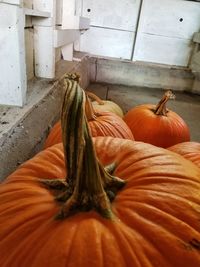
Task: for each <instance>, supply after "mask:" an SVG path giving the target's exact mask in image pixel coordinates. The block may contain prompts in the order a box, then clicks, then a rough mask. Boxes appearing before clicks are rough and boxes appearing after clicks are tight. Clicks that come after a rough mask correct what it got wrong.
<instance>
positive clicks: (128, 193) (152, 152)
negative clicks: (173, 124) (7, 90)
mask: <svg viewBox="0 0 200 267" xmlns="http://www.w3.org/2000/svg"><path fill="white" fill-rule="evenodd" d="M74 84H75V85H77V84H76V83H74ZM68 89H71V85H70V83H69V84H68ZM76 89H77V90H75V91H74V89H73V90H72V91H73V92H76V93H78V95H76V96H74V94H73V97H72V96H71V95H69V92H68V93H67V94H66V95H65V97H66V98H65V100H66V99H68V101H71V103H72V102H73V101H72V100H73V99H74V97H75V98H76V97H78V99H79V100H78V106H77V107H76V108H75V107H72V106H73V105H71V104H70V105H67V106H68V107H65V105H64V108H63V112H62V130H63V144H64V153H63V146H62V144H58V145H55V146H53V147H51V148H49V149H46V150H44V151H42V152H41V153H39V154H38V155H36V156H35V157H34V158H33V159H31V160H29V161H27V162H26V163H24V164H23V165H22V166H21V167H20V168H19V169H18V170H16V171H15V172H14V173H13V174H12V175H11V176H10V177H8V179H7V180H6V181H5V182H4V183H3V184H2V185H1V187H0V203H1V205H0V214H1V216H0V240H1V242H0V253H1V255H0V266H1V267H11V266H12V267H19V266H20V267H27V266H28V267H44V266H48V267H57V266H59V267H83V266H93V267H100V266H108V267H130V266H131V267H141V266H142V267H177V266H181V267H193V266H194V267H197V266H200V252H199V250H200V224H199V210H200V195H199V190H200V169H199V168H197V167H196V166H195V165H194V164H192V163H191V162H190V161H187V160H186V159H184V158H183V157H181V156H179V155H178V154H175V153H172V152H170V151H167V150H165V149H162V148H157V147H154V146H152V145H149V144H145V143H140V142H133V141H130V140H123V139H118V138H112V137H97V138H95V139H94V144H95V148H96V153H97V155H98V157H99V159H100V161H102V162H103V164H110V163H112V162H115V164H116V169H115V171H114V174H115V175H116V176H118V177H120V178H121V179H122V180H121V179H119V178H117V177H114V176H111V175H109V174H108V173H107V172H106V171H105V170H104V168H103V167H102V165H101V164H100V163H99V162H98V161H97V159H96V153H95V151H94V149H93V143H92V140H91V137H90V134H89V131H88V127H87V122H86V119H85V118H84V109H82V110H81V111H80V109H79V107H80V104H81V103H84V101H83V100H84V98H82V97H83V95H82V93H81V92H80V91H79V88H78V87H76ZM80 93H81V94H80ZM82 101H83V102H82ZM74 103H75V102H74ZM74 108H75V111H76V112H75V113H76V115H75V114H73V120H70V117H71V115H72V113H73V112H72V113H71V111H72V110H74ZM68 120H69V121H68ZM69 125H70V127H69ZM64 155H65V157H64ZM65 161H66V165H67V176H68V178H67V179H66V180H63V179H61V178H64V177H65V176H66V170H65V164H64V163H65ZM48 178H49V179H48ZM123 181H124V182H123ZM124 183H126V184H125V186H124V187H123V188H122V189H121V190H120V191H119V189H120V188H121V187H122V186H123V184H124ZM43 184H46V186H47V185H48V186H51V187H52V189H55V191H50V190H49V189H48V188H47V187H46V186H45V187H44V186H43ZM59 192H60V193H59ZM53 194H56V195H57V194H59V195H58V196H59V197H57V200H60V204H59V203H58V202H56V201H55V199H54V196H53ZM115 195H116V197H115ZM108 197H110V199H112V200H113V199H114V197H115V199H114V200H113V202H112V203H110V201H109V199H108ZM86 211H87V212H86ZM72 212H73V213H72ZM57 213H59V216H57V219H55V215H56V214H57ZM69 215H71V216H69ZM102 216H104V217H105V218H104V217H102ZM58 218H59V220H58Z"/></svg>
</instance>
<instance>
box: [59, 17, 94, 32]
mask: <svg viewBox="0 0 200 267" xmlns="http://www.w3.org/2000/svg"><path fill="white" fill-rule="evenodd" d="M66 18H67V19H65V20H64V22H63V23H62V25H61V26H59V27H60V29H63V30H66V29H77V30H86V29H89V27H90V19H89V18H86V17H79V16H74V15H68V16H67V17H66Z"/></svg>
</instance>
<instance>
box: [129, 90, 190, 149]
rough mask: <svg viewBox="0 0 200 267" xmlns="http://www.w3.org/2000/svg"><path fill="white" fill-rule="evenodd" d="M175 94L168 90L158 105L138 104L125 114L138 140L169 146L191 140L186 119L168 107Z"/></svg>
mask: <svg viewBox="0 0 200 267" xmlns="http://www.w3.org/2000/svg"><path fill="white" fill-rule="evenodd" d="M173 96H174V95H173V94H172V92H171V91H167V92H166V93H165V94H164V96H163V98H162V99H161V100H160V102H159V103H158V105H157V106H156V105H152V104H144V105H139V106H136V107H135V108H133V109H131V110H129V111H128V113H127V114H125V116H124V121H125V122H126V123H127V125H128V126H129V128H130V129H131V131H132V133H133V135H134V138H135V140H136V141H143V142H145V143H150V144H152V145H155V146H159V147H163V148H167V147H169V146H173V145H175V144H177V143H181V142H187V141H190V132H189V128H188V126H187V124H186V123H185V121H184V120H183V119H182V118H181V117H180V116H179V115H178V114H177V113H175V112H173V111H171V110H168V109H167V108H166V103H167V101H168V100H169V99H170V98H172V97H173Z"/></svg>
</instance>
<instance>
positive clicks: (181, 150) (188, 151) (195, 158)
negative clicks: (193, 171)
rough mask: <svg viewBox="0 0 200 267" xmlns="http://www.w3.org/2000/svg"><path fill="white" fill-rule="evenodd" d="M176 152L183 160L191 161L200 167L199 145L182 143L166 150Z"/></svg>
mask: <svg viewBox="0 0 200 267" xmlns="http://www.w3.org/2000/svg"><path fill="white" fill-rule="evenodd" d="M168 149H169V150H171V151H173V152H176V153H178V154H180V155H181V156H183V157H184V158H186V159H188V160H191V161H192V162H193V163H194V164H196V165H197V166H198V167H200V143H197V142H183V143H180V144H177V145H174V146H171V147H169V148H168Z"/></svg>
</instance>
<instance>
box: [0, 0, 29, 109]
mask: <svg viewBox="0 0 200 267" xmlns="http://www.w3.org/2000/svg"><path fill="white" fill-rule="evenodd" d="M24 26H25V17H24V13H23V8H22V7H21V1H20V0H11V1H9V0H4V2H0V32H1V34H0V46H1V49H0V62H1V64H0V104H4V105H14V106H23V104H24V103H25V101H26V87H27V79H26V63H25V40H24Z"/></svg>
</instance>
